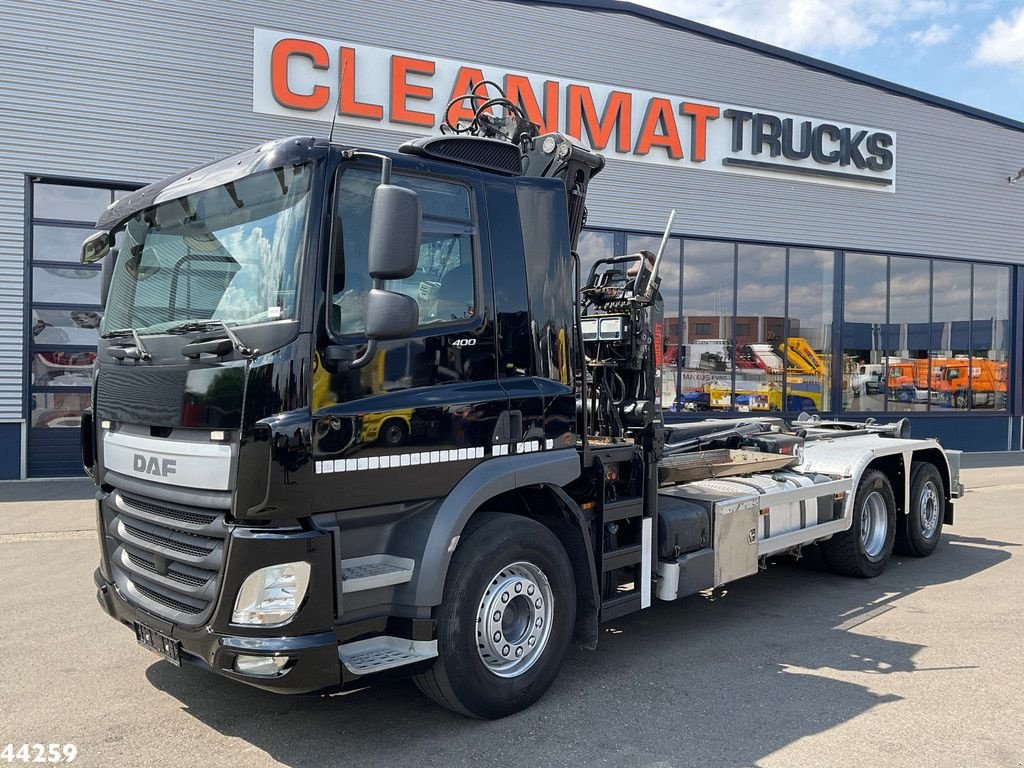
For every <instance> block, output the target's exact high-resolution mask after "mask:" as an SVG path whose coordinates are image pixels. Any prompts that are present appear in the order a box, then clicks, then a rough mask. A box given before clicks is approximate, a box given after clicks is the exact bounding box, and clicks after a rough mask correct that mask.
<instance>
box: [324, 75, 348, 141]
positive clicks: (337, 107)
mask: <svg viewBox="0 0 1024 768" xmlns="http://www.w3.org/2000/svg"><path fill="white" fill-rule="evenodd" d="M344 82H345V60H344V59H342V61H341V74H339V75H338V98H336V99H335V100H334V115H333V116H332V117H331V132H330V133H329V134H327V143H328V144H333V143H334V126H335V125H337V124H338V112H340V111H341V89H342V87H343V86H342V83H344Z"/></svg>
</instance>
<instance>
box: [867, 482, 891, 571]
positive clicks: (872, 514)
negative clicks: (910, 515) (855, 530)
mask: <svg viewBox="0 0 1024 768" xmlns="http://www.w3.org/2000/svg"><path fill="white" fill-rule="evenodd" d="M888 533H889V515H888V513H887V511H886V507H885V499H884V498H883V497H882V494H881V493H879V492H878V491H872V492H871V493H870V494H868V497H867V498H866V499H864V506H863V511H862V513H861V521H860V543H861V547H862V548H863V549H864V554H866V555H867V556H868V558H869V559H871V560H877V559H878V558H879V557H880V556H881V554H882V550H883V549H885V539H886V536H887V535H888Z"/></svg>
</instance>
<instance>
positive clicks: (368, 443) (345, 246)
mask: <svg viewBox="0 0 1024 768" xmlns="http://www.w3.org/2000/svg"><path fill="white" fill-rule="evenodd" d="M425 165H426V164H424V163H417V164H416V165H415V167H411V163H409V162H408V161H406V162H403V158H396V159H395V168H394V171H393V175H392V179H391V183H392V184H395V185H398V186H404V187H408V188H410V189H413V190H414V191H416V193H417V194H418V196H419V199H420V203H421V207H422V211H423V225H422V231H421V238H420V254H419V263H418V265H417V269H416V272H415V273H414V274H413V275H411V276H410V277H409V278H407V279H404V280H394V281H389V283H388V285H387V287H388V289H389V290H392V291H397V292H400V293H404V294H406V295H408V296H411V297H412V298H413V299H415V301H416V303H417V305H418V307H419V325H418V328H417V329H416V331H415V332H414V333H413V335H412V336H411V337H410V338H407V339H401V340H397V341H389V342H382V343H380V344H379V346H378V350H377V353H376V355H375V357H374V358H373V359H372V361H371V362H370V363H369V364H368V365H366V366H365V367H363V368H359V369H356V370H349V369H347V366H346V365H345V363H344V360H345V358H346V356H348V357H353V356H354V355H355V353H356V352H358V351H359V350H360V348H361V346H362V345H363V344H365V340H366V339H365V335H364V334H363V329H364V328H365V297H366V294H367V291H368V290H369V289H370V287H371V280H370V277H369V273H368V270H367V246H368V241H369V221H370V211H371V205H370V204H371V200H372V196H373V191H374V189H375V188H376V186H377V184H378V182H379V179H380V170H379V166H378V167H374V166H373V165H370V164H361V163H360V164H356V163H352V162H343V163H342V164H341V167H340V168H339V170H338V173H337V178H336V181H335V184H334V189H333V196H332V200H331V209H332V211H333V215H332V222H331V234H330V237H329V245H328V251H329V253H328V258H327V259H326V261H327V267H326V270H325V272H326V274H325V281H324V284H325V302H324V303H325V305H326V308H325V312H324V314H323V317H322V319H321V321H320V325H321V327H320V329H319V332H318V338H317V353H316V355H315V360H316V362H315V370H314V373H313V377H312V378H313V384H312V387H313V393H312V399H311V402H312V420H313V454H314V461H315V472H316V476H315V483H314V487H315V488H316V489H317V490H316V492H315V493H314V500H313V505H314V511H324V510H341V509H350V508H356V507H370V506H380V505H386V504H396V505H402V504H405V503H408V502H413V501H417V500H422V499H432V498H437V497H441V496H444V495H447V494H448V493H449V492H451V490H452V489H453V488H454V487H455V485H456V484H457V483H458V482H459V481H460V480H461V479H462V478H463V477H465V475H466V474H467V473H468V472H469V471H471V470H472V469H473V468H474V467H475V466H477V465H478V464H479V463H481V462H482V461H484V460H486V459H487V458H488V457H489V456H491V455H492V445H493V443H494V431H495V426H496V424H497V421H498V417H499V415H500V414H501V413H503V412H505V411H507V410H508V397H507V395H506V394H505V391H504V390H503V389H502V388H501V387H500V386H499V384H498V377H497V360H496V351H495V349H496V339H495V323H494V309H493V307H494V298H493V286H492V279H491V270H490V263H489V248H488V243H487V239H486V231H487V228H486V227H485V226H481V222H484V221H486V211H485V201H484V196H483V194H482V192H481V188H482V180H481V178H480V174H479V173H477V172H475V171H473V170H471V169H457V168H455V169H453V168H450V167H448V166H440V167H439V170H440V169H443V171H444V172H443V173H440V172H437V173H426V172H425V171H424V166H425ZM403 166H404V167H403Z"/></svg>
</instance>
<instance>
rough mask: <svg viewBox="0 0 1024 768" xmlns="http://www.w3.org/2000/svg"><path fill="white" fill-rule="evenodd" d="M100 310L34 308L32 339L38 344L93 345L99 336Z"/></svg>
mask: <svg viewBox="0 0 1024 768" xmlns="http://www.w3.org/2000/svg"><path fill="white" fill-rule="evenodd" d="M102 317H103V315H102V314H101V313H100V311H99V310H95V309H88V310H67V309H33V310H32V341H33V342H35V343H36V344H80V345H84V346H93V345H95V344H96V339H97V338H98V336H99V327H100V320H101V319H102Z"/></svg>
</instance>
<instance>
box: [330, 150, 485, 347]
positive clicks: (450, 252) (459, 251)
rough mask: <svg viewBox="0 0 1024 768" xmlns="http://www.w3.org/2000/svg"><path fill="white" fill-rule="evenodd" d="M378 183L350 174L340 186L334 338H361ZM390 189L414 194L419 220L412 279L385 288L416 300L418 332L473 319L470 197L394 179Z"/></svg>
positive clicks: (451, 187) (454, 189)
mask: <svg viewBox="0 0 1024 768" xmlns="http://www.w3.org/2000/svg"><path fill="white" fill-rule="evenodd" d="M379 180H380V179H379V174H376V173H372V172H369V171H366V170H363V169H351V170H348V171H346V172H345V173H343V174H342V175H341V177H340V178H339V180H338V195H337V201H338V202H337V216H338V220H339V227H338V228H337V229H336V230H335V244H334V246H333V248H334V252H335V259H334V286H333V289H332V291H333V300H332V303H333V311H332V313H331V328H332V329H333V330H334V331H335V332H336V333H339V334H353V333H361V332H362V331H363V330H364V329H365V327H366V294H367V292H368V291H369V290H370V288H371V287H372V280H371V279H370V275H369V271H368V266H367V257H368V249H369V238H370V231H369V224H370V209H371V205H372V200H373V192H374V190H375V189H376V187H377V184H378V183H379ZM392 183H394V184H397V185H401V186H408V187H411V188H413V189H416V191H417V192H418V193H419V196H420V202H421V204H422V208H423V212H424V219H423V234H422V237H421V239H420V253H419V263H418V265H417V269H416V272H415V273H414V274H413V275H411V276H410V277H408V278H406V279H404V280H392V281H388V283H387V284H386V285H387V288H388V289H389V290H393V291H396V292H398V293H404V294H405V295H407V296H411V297H412V298H413V299H415V300H416V302H417V304H418V305H419V313H420V325H421V326H423V325H429V324H432V323H444V322H452V321H457V320H463V319H465V318H469V317H472V316H473V315H474V314H475V312H476V300H475V296H476V294H475V285H474V273H473V248H474V246H473V238H474V235H475V230H474V228H473V227H472V225H471V224H469V223H468V219H469V217H470V200H469V190H468V189H467V188H466V187H463V186H462V185H459V184H451V183H446V182H441V181H435V180H428V179H419V178H414V177H407V176H401V175H397V174H396V175H395V176H394V177H393V179H392ZM432 215H433V216H434V217H439V216H444V217H445V219H441V218H432V217H431V216H432ZM454 219H460V220H463V221H464V222H466V223H460V222H456V221H453V220H454ZM338 230H340V236H341V237H340V239H341V242H340V243H338V242H337V240H338V235H339V231H338Z"/></svg>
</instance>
